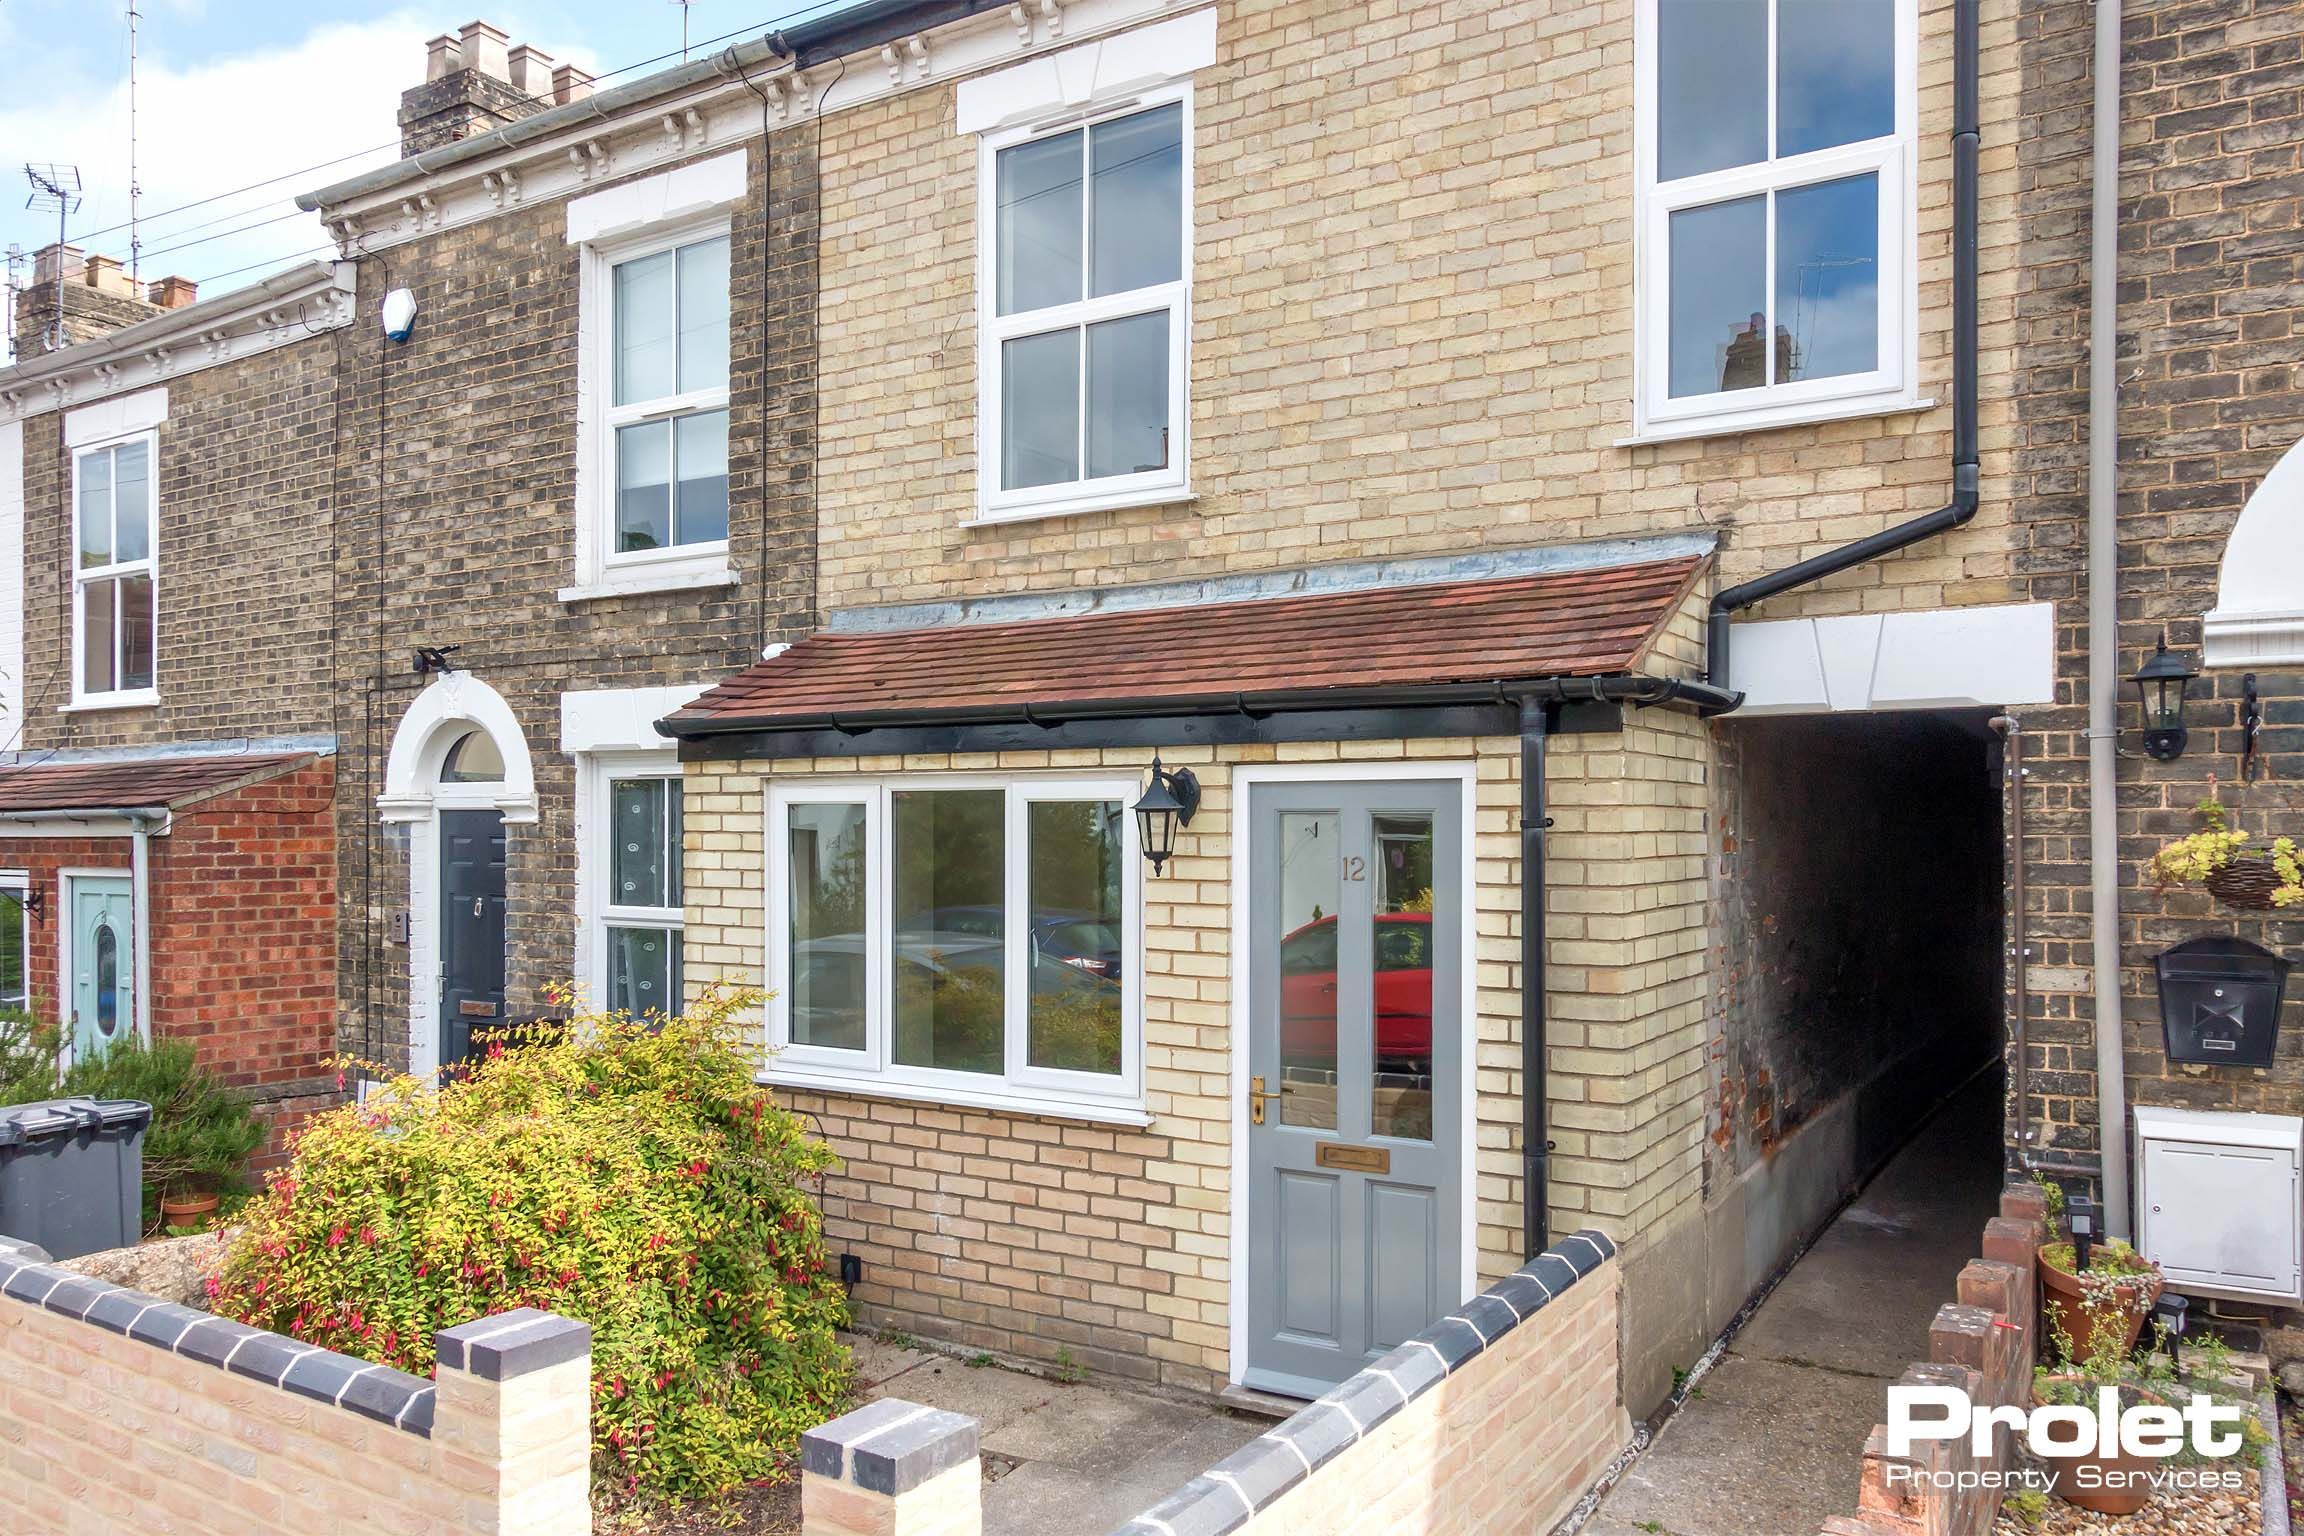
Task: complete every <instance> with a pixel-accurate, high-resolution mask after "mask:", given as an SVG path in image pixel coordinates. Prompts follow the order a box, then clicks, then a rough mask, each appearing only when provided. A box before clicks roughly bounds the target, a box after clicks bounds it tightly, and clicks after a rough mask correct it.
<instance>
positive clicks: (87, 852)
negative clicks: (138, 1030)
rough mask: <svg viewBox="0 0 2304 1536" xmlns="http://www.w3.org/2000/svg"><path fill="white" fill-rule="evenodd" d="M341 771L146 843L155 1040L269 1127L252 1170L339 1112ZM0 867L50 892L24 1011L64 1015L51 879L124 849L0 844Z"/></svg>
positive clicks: (276, 785) (195, 811)
mask: <svg viewBox="0 0 2304 1536" xmlns="http://www.w3.org/2000/svg"><path fill="white" fill-rule="evenodd" d="M335 770H336V765H335V760H334V759H333V758H325V757H324V758H320V759H318V760H317V761H315V762H313V763H311V764H309V765H307V766H305V767H303V768H299V769H297V770H296V771H294V772H293V773H289V774H285V775H282V776H281V777H278V778H274V779H268V780H265V781H264V782H262V783H259V784H252V785H249V786H247V787H246V788H243V789H237V790H232V791H230V792H228V793H225V794H221V795H218V796H216V797H214V798H213V799H209V800H205V801H202V802H200V803H198V804H196V805H192V806H189V807H186V808H184V809H181V810H179V811H178V812H177V813H176V814H175V816H174V817H173V818H172V822H171V825H170V829H169V832H168V835H167V836H165V837H156V838H154V839H153V840H152V845H151V860H152V916H151V922H152V1030H153V1033H154V1035H155V1036H159V1037H184V1038H189V1039H191V1040H193V1041H194V1042H195V1043H196V1046H197V1049H198V1051H199V1055H200V1059H201V1061H202V1062H203V1063H204V1064H206V1065H207V1066H208V1067H210V1068H211V1069H213V1070H215V1071H216V1072H218V1073H220V1074H222V1076H223V1077H224V1079H225V1081H227V1082H229V1083H231V1084H232V1085H233V1086H235V1087H237V1088H240V1089H243V1090H244V1091H246V1092H248V1093H249V1094H251V1095H252V1096H254V1097H255V1098H256V1100H257V1101H258V1110H259V1113H260V1114H261V1115H262V1116H263V1117H264V1119H265V1120H266V1121H267V1123H268V1125H269V1127H270V1136H269V1139H268V1144H267V1146H266V1148H265V1150H264V1151H263V1152H262V1153H260V1154H259V1156H258V1158H257V1160H256V1163H257V1167H258V1168H259V1169H261V1168H265V1167H269V1166H273V1165H274V1164H276V1163H278V1162H279V1161H281V1160H282V1158H283V1156H284V1154H285V1150H286V1141H287V1137H288V1135H289V1133H290V1132H292V1131H293V1129H294V1128H295V1127H296V1126H298V1125H301V1124H302V1123H303V1121H304V1120H305V1119H307V1118H309V1117H310V1116H311V1114H313V1113H314V1112H316V1111H317V1110H319V1109H323V1108H326V1107H327V1106H328V1105H329V1104H332V1103H334V1102H335V1101H336V1098H337V1094H336V1088H335V1074H334V1070H333V1069H332V1068H331V1067H329V1066H328V1065H327V1062H328V1059H329V1057H330V1056H332V1055H333V1054H334V1052H335V1048H336V1035H335V990H336V989H335V983H336V837H335V825H334V821H333V810H332V806H333V801H334V796H335V783H336V771H335ZM0 867H6V868H10V869H22V870H25V871H27V872H28V873H29V875H30V877H31V881H32V885H33V887H34V888H35V889H37V890H40V891H42V892H45V893H46V902H47V907H46V910H45V911H44V912H43V913H42V914H41V915H40V916H39V917H38V918H37V919H35V920H34V922H33V923H32V925H31V994H32V1008H33V1011H34V1013H35V1014H37V1015H38V1016H39V1017H40V1018H42V1019H45V1020H47V1021H49V1022H51V1023H57V1022H60V1021H61V1019H62V1016H63V1011H64V1010H63V1005H62V999H61V996H60V992H59V978H58V975H57V969H56V967H57V947H58V943H59V935H60V934H61V932H62V925H63V920H64V919H63V912H62V899H63V898H62V892H61V889H60V887H59V883H58V876H59V874H60V873H61V872H62V871H63V870H66V869H82V870H89V869H94V870H116V871H118V872H119V873H120V874H122V875H126V874H128V873H129V868H130V846H129V841H128V839H126V838H124V837H56V838H45V837H43V838H21V839H10V840H8V841H7V842H5V843H0Z"/></svg>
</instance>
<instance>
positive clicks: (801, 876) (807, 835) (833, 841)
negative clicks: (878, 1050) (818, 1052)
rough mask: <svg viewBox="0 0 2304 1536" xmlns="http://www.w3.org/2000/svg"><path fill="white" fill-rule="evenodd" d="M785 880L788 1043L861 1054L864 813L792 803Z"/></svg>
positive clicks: (843, 807) (852, 808) (856, 808)
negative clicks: (787, 902)
mask: <svg viewBox="0 0 2304 1536" xmlns="http://www.w3.org/2000/svg"><path fill="white" fill-rule="evenodd" d="M789 826H790V838H791V845H790V848H789V850H788V852H789V857H788V858H787V860H786V867H787V869H788V870H789V878H790V880H791V891H790V898H789V899H790V907H789V910H790V912H791V939H790V942H791V946H792V947H791V951H790V954H789V956H788V959H789V965H788V966H787V969H786V974H787V975H788V976H789V977H790V982H789V985H790V986H791V989H792V998H791V1016H792V1043H793V1044H794V1045H815V1046H827V1047H830V1048H831V1049H833V1050H841V1051H861V1050H862V1049H864V1002H865V983H864V976H865V966H864V868H865V864H864V860H865V844H864V807H863V806H861V805H795V806H793V807H792V810H791V813H790V822H789Z"/></svg>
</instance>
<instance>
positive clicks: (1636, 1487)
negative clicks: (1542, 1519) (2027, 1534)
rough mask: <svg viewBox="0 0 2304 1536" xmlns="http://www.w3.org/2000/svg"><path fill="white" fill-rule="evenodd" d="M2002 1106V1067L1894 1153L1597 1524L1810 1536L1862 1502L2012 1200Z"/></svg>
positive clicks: (1730, 1535)
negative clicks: (1874, 1435) (1937, 1332)
mask: <svg viewBox="0 0 2304 1536" xmlns="http://www.w3.org/2000/svg"><path fill="white" fill-rule="evenodd" d="M1999 1117H2000V1080H1999V1076H1998V1074H1996V1073H1994V1074H1987V1075H1986V1076H1985V1077H1982V1078H1980V1079H1978V1080H1977V1081H1976V1082H1974V1083H1972V1084H1971V1085H1969V1087H1967V1088H1966V1089H1963V1090H1962V1091H1961V1093H1960V1095H1959V1096H1958V1097H1957V1098H1955V1099H1954V1100H1953V1101H1952V1102H1951V1103H1950V1104H1948V1105H1947V1106H1946V1107H1945V1109H1944V1110H1943V1112H1942V1113H1940V1114H1939V1115H1938V1116H1937V1117H1936V1119H1935V1120H1934V1121H1932V1122H1931V1123H1930V1124H1929V1126H1928V1127H1927V1129H1925V1130H1924V1131H1922V1132H1921V1134H1920V1136H1919V1137H1918V1139H1916V1140H1915V1141H1914V1142H1913V1143H1912V1144H1911V1145H1910V1146H1908V1147H1906V1148H1905V1149H1904V1150H1903V1151H1902V1152H1899V1153H1898V1154H1897V1155H1896V1157H1895V1159H1894V1160H1893V1161H1891V1162H1890V1163H1889V1165H1888V1167H1887V1168H1886V1169H1885V1170H1884V1171H1883V1172H1882V1173H1881V1175H1880V1177H1879V1178H1877V1179H1875V1180H1874V1181H1873V1182H1872V1184H1871V1186H1870V1187H1869V1188H1867V1189H1866V1190H1865V1191H1864V1193H1863V1194H1862V1195H1861V1196H1859V1197H1858V1199H1857V1200H1856V1202H1855V1203H1854V1204H1853V1205H1851V1206H1849V1207H1848V1209H1847V1210H1845V1211H1843V1212H1842V1213H1841V1214H1840V1217H1839V1219H1838V1220H1836V1221H1835V1222H1833V1224H1832V1225H1831V1226H1830V1227H1829V1228H1828V1229H1826V1231H1825V1233H1824V1235H1823V1236H1822V1237H1820V1238H1818V1239H1817V1240H1816V1244H1815V1246H1814V1247H1812V1248H1810V1249H1809V1250H1808V1252H1807V1253H1806V1254H1805V1255H1803V1256H1802V1258H1801V1260H1800V1262H1799V1263H1798V1264H1797V1265H1795V1266H1794V1267H1793V1269H1792V1272H1791V1273H1790V1274H1789V1275H1786V1276H1785V1277H1784V1282H1783V1284H1781V1285H1779V1286H1778V1287H1777V1288H1776V1290H1775V1293H1774V1294H1772V1295H1771V1296H1770V1297H1769V1298H1768V1300H1767V1302H1766V1303H1765V1304H1764V1305H1763V1306H1762V1307H1761V1308H1760V1310H1759V1311H1758V1312H1757V1313H1755V1314H1754V1315H1753V1317H1752V1319H1751V1321H1750V1322H1748V1323H1747V1324H1745V1327H1744V1331H1743V1332H1742V1333H1740V1334H1738V1335H1737V1337H1736V1340H1735V1342H1734V1344H1732V1345H1731V1346H1730V1348H1729V1352H1728V1354H1727V1355H1726V1356H1725V1357H1724V1358H1722V1359H1721V1361H1720V1362H1719V1363H1718V1364H1717V1365H1715V1366H1714V1367H1713V1368H1712V1370H1711V1372H1710V1373H1709V1374H1708V1375H1706V1376H1705V1378H1704V1380H1703V1381H1702V1383H1700V1384H1699V1386H1698V1388H1697V1391H1698V1392H1699V1393H1701V1394H1702V1395H1701V1396H1698V1397H1693V1398H1691V1399H1690V1400H1689V1401H1688V1402H1687V1403H1685V1404H1684V1405H1682V1407H1681V1409H1680V1411H1679V1412H1678V1413H1677V1414H1675V1415H1673V1417H1672V1418H1671V1419H1670V1420H1669V1421H1667V1422H1666V1424H1665V1426H1664V1431H1663V1433H1662V1434H1661V1435H1659V1436H1658V1437H1657V1439H1656V1443H1655V1444H1654V1445H1653V1446H1651V1447H1650V1448H1649V1451H1648V1453H1647V1454H1646V1455H1645V1456H1643V1457H1641V1458H1640V1459H1639V1460H1638V1461H1637V1462H1635V1463H1633V1465H1632V1468H1631V1470H1630V1471H1629V1472H1627V1473H1626V1474H1625V1477H1624V1481H1623V1482H1621V1483H1620V1484H1618V1485H1617V1487H1616V1488H1615V1490H1614V1491H1613V1492H1611V1493H1610V1494H1609V1496H1608V1499H1607V1502H1606V1503H1604V1504H1602V1505H1601V1506H1600V1510H1599V1512H1598V1513H1597V1514H1596V1515H1595V1516H1594V1517H1593V1519H1592V1521H1591V1523H1590V1524H1588V1525H1587V1526H1586V1527H1585V1532H1586V1536H1665V1533H1669V1536H1810V1533H1812V1532H1814V1531H1816V1530H1817V1529H1818V1528H1819V1527H1820V1526H1821V1525H1822V1524H1823V1521H1824V1519H1825V1517H1826V1516H1828V1515H1836V1514H1851V1513H1853V1512H1854V1510H1855V1508H1856V1480H1857V1475H1858V1471H1859V1467H1860V1463H1861V1459H1862V1454H1863V1449H1864V1438H1865V1436H1866V1435H1867V1434H1868V1433H1870V1431H1871V1428H1872V1426H1873V1425H1874V1424H1876V1423H1878V1422H1879V1421H1880V1417H1881V1414H1882V1412H1883V1410H1884V1407H1885V1403H1884V1399H1883V1396H1882V1393H1883V1390H1884V1389H1885V1387H1886V1386H1887V1384H1888V1383H1889V1382H1891V1381H1893V1380H1895V1379H1896V1378H1897V1377H1898V1376H1901V1375H1902V1374H1903V1373H1904V1367H1905V1366H1906V1365H1907V1364H1909V1363H1910V1362H1912V1361H1914V1360H1925V1359H1926V1358H1927V1357H1928V1323H1929V1320H1930V1319H1932V1318H1933V1317H1934V1316H1935V1315H1936V1309H1937V1308H1938V1307H1940V1306H1942V1305H1943V1304H1944V1303H1945V1302H1947V1301H1950V1300H1951V1299H1952V1295H1953V1283H1954V1281H1955V1280H1956V1279H1957V1277H1958V1276H1959V1273H1960V1268H1961V1266H1962V1265H1963V1264H1965V1263H1967V1262H1968V1260H1969V1259H1970V1258H1971V1257H1973V1256H1974V1255H1975V1252H1976V1243H1977V1238H1978V1236H1979V1234H1980V1233H1981V1232H1982V1230H1983V1226H1984V1223H1985V1221H1986V1220H1987V1219H1988V1218H1989V1217H1991V1216H1992V1215H1993V1214H1994V1212H1995V1211H1996V1210H1997V1208H1998V1207H1997V1202H1998V1198H1999V1190H2000V1131H1999Z"/></svg>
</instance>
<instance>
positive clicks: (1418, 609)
mask: <svg viewBox="0 0 2304 1536" xmlns="http://www.w3.org/2000/svg"><path fill="white" fill-rule="evenodd" d="M1700 564H1701V557H1697V556H1688V557H1682V558H1674V559H1667V560H1652V561H1646V562H1643V563H1640V564H1636V565H1617V566H1603V567H1596V568H1585V569H1578V570H1558V571H1545V572H1540V573H1537V574H1533V575H1526V576H1514V577H1506V578H1494V579H1487V580H1480V581H1463V582H1451V583H1445V584H1436V585H1424V586H1396V587H1385V588H1379V589H1375V590H1369V591H1357V592H1333V593H1319V594H1314V595H1310V596H1291V597H1277V598H1263V599H1255V600H1247V601H1240V602H1228V603H1200V604H1191V605H1187V606H1181V607H1172V608H1152V609H1141V610H1134V611H1128V612H1115V613H1096V614H1085V615H1079V616H1068V617H1063V618H1048V619H1031V620H1025V621H1019V622H1008V623H973V624H954V625H948V626H943V627H938V628H931V629H905V630H891V631H883V632H878V633H870V632H865V633H846V632H837V631H827V632H822V633H818V634H815V635H811V636H809V637H808V638H807V639H805V640H802V641H800V642H799V643H798V644H796V645H794V646H792V647H791V648H790V649H789V650H786V651H784V652H783V653H782V654H780V655H777V656H773V657H770V658H769V659H767V660H765V661H761V662H756V663H754V664H753V665H752V666H750V667H748V668H746V669H745V670H744V671H743V672H741V673H739V674H738V675H736V676H735V677H733V678H730V679H729V680H728V681H727V682H725V683H722V684H721V685H720V686H718V687H717V688H714V689H712V690H711V691H710V692H709V693H706V694H705V695H704V696H703V697H702V698H699V699H697V700H696V701H695V702H693V703H691V704H689V705H687V706H686V707H685V708H682V709H680V710H677V711H675V712H674V713H673V714H672V715H671V716H670V717H668V720H667V722H666V723H667V725H668V726H669V727H670V728H671V729H672V730H673V731H674V732H676V733H679V734H688V733H689V732H692V731H694V730H696V729H698V728H704V729H712V728H719V729H728V728H739V727H759V728H763V729H776V728H779V727H792V726H800V725H804V724H814V723H816V722H820V721H828V720H837V721H839V722H843V723H863V722H866V721H870V720H874V719H882V720H885V719H887V718H889V717H899V718H911V717H923V718H933V717H934V716H935V715H937V714H938V713H940V712H945V711H959V710H968V709H980V708H983V707H985V706H1001V705H1005V706H1009V707H1015V706H1050V707H1053V706H1057V705H1066V704H1086V703H1112V702H1117V701H1123V700H1126V701H1158V702H1159V703H1161V704H1163V705H1168V706H1177V705H1188V704H1190V703H1191V702H1193V701H1195V700H1200V699H1205V700H1208V701H1209V702H1210V703H1211V704H1215V703H1218V702H1221V701H1226V700H1231V699H1233V698H1235V697H1239V696H1246V697H1248V698H1250V699H1255V698H1257V697H1259V696H1269V695H1274V694H1295V693H1299V692H1301V691H1303V690H1331V689H1332V690H1335V691H1336V692H1337V693H1338V695H1339V696H1340V698H1341V697H1342V696H1343V695H1346V694H1349V693H1350V692H1353V691H1356V690H1370V689H1386V688H1404V687H1426V686H1434V685H1440V684H1448V683H1492V682H1504V683H1511V682H1526V681H1533V680H1536V679H1540V678H1554V677H1601V676H1608V675H1611V674H1618V673H1624V672H1629V671H1632V670H1634V669H1635V668H1636V667H1637V665H1638V664H1639V662H1640V661H1641V659H1642V658H1643V657H1644V656H1645V655H1646V653H1647V650H1648V648H1649V646H1650V644H1651V643H1652V642H1653V641H1654V639H1655V637H1656V635H1657V633H1658V631H1660V630H1661V629H1662V628H1663V627H1664V625H1665V624H1666V622H1668V621H1669V620H1670V618H1671V617H1672V614H1673V613H1674V611H1675V610H1676V609H1677V608H1678V606H1679V604H1680V602H1681V599H1682V598H1683V597H1684V596H1685V595H1686V594H1687V592H1688V589H1689V587H1690V585H1691V584H1692V583H1693V582H1694V580H1695V578H1696V572H1697V569H1698V567H1699V565H1700ZM683 728H685V729H683Z"/></svg>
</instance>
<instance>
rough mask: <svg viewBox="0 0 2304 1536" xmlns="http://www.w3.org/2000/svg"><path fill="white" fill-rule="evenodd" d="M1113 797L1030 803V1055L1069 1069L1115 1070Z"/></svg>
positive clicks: (1038, 1063) (1116, 859) (1117, 925)
mask: <svg viewBox="0 0 2304 1536" xmlns="http://www.w3.org/2000/svg"><path fill="white" fill-rule="evenodd" d="M1125 814H1126V811H1125V810H1124V808H1123V807H1122V806H1121V805H1120V803H1119V802H1118V801H1116V800H1086V801H1059V800H1035V801H1032V802H1031V803H1030V806H1029V808H1028V810H1027V812H1026V828H1027V832H1028V835H1029V838H1030V844H1031V846H1030V849H1029V854H1028V857H1029V858H1030V860H1031V882H1030V883H1031V895H1030V900H1031V924H1032V927H1031V935H1030V943H1029V945H1028V949H1027V954H1026V962H1025V963H1026V965H1027V966H1028V967H1029V969H1030V974H1031V977H1032V990H1031V994H1030V995H1031V1008H1030V1020H1029V1024H1028V1027H1027V1041H1028V1044H1027V1053H1028V1059H1029V1060H1030V1062H1031V1064H1032V1065H1033V1066H1035V1067H1053V1068H1056V1069H1057V1070H1059V1071H1066V1072H1102V1073H1116V1072H1118V1071H1119V1070H1120V1029H1121V1008H1120V996H1121V994H1120V932H1121V914H1120V876H1121V864H1120V851H1121V850H1120V827H1121V820H1120V818H1121V817H1122V816H1123V815H1125Z"/></svg>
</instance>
